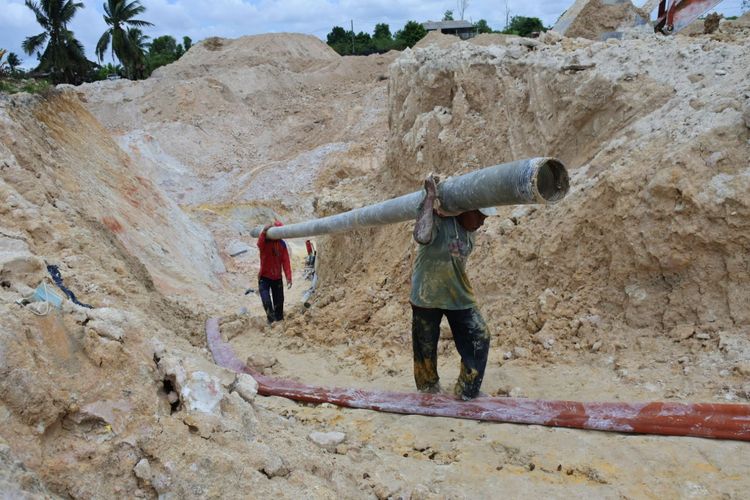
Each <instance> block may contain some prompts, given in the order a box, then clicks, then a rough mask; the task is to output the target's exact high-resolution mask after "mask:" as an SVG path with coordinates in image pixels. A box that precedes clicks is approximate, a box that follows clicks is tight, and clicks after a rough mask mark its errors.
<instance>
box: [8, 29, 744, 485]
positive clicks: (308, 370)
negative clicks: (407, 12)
mask: <svg viewBox="0 0 750 500" xmlns="http://www.w3.org/2000/svg"><path fill="white" fill-rule="evenodd" d="M735 24H736V26H734V27H733V28H732V29H731V31H730V30H729V28H730V27H731V26H733V25H729V24H725V23H724V22H722V23H721V24H720V26H719V29H718V30H717V32H716V33H714V34H711V35H696V36H693V37H684V36H680V37H673V38H660V37H658V36H656V35H647V36H643V37H641V38H638V39H630V40H622V41H619V40H610V41H607V42H595V41H591V40H586V39H583V38H576V39H573V38H564V37H556V36H545V37H542V38H540V39H539V40H538V41H536V40H535V41H534V43H529V42H528V41H524V40H520V39H517V38H513V37H503V38H501V39H498V40H497V41H495V39H494V38H493V37H491V36H487V37H484V38H483V39H482V40H477V42H481V43H447V42H453V40H446V39H445V38H443V37H442V36H432V38H431V39H426V40H425V41H424V42H425V43H423V44H421V45H420V47H417V48H415V49H413V50H410V51H405V52H404V53H403V54H399V53H389V54H385V55H382V56H370V57H343V58H342V57H339V56H338V55H336V54H335V53H334V52H332V51H331V50H330V49H329V48H328V47H326V46H325V44H323V43H322V42H320V41H319V40H316V39H314V38H311V37H307V36H303V35H295V34H279V35H262V36H257V37H245V38H242V39H238V40H222V39H210V40H207V41H205V42H203V43H201V44H198V45H196V46H194V47H193V48H191V50H190V51H189V53H188V54H187V55H186V56H185V57H183V58H182V59H180V60H179V61H178V62H177V63H175V64H173V65H170V66H167V67H165V68H163V69H162V70H160V71H159V72H158V74H157V75H155V77H154V78H150V79H148V80H145V81H142V82H125V81H117V82H105V83H100V84H91V85H85V86H82V87H76V88H61V89H58V91H57V92H54V93H52V94H50V95H48V96H46V97H31V96H15V97H12V98H11V97H7V96H0V127H1V128H2V134H0V200H2V203H1V204H0V214H2V218H1V219H0V285H1V286H0V298H2V299H3V300H2V301H0V309H1V310H0V314H1V315H2V317H3V321H2V323H0V353H1V354H2V356H0V373H1V374H2V377H1V378H0V416H2V418H3V422H4V424H5V425H4V426H3V427H2V430H0V462H2V464H6V465H7V466H4V467H2V472H0V489H2V490H3V491H8V492H11V496H21V495H24V494H25V495H29V496H32V495H40V496H45V495H47V496H53V495H56V496H61V497H74V498H113V497H123V496H128V497H142V498H158V497H163V498H205V497H222V498H235V497H239V496H248V495H249V496H253V497H267V496H276V497H283V498H299V497H315V498H342V497H345V498H372V497H377V498H399V497H401V498H463V497H468V498H482V497H489V496H496V494H497V491H499V490H502V491H503V492H504V493H505V494H506V495H507V496H509V497H521V496H529V495H533V496H535V497H571V496H576V497H578V496H580V497H596V498H623V497H626V498H641V497H651V496H661V497H669V498H672V497H692V496H699V497H701V496H702V497H726V498H742V496H743V495H744V494H745V492H746V491H747V489H748V487H750V480H748V478H747V475H746V474H745V470H746V464H747V463H748V461H749V460H750V449H748V447H747V445H746V444H744V443H739V442H731V441H716V440H705V439H691V438H687V439H680V438H666V437H654V436H625V435H618V434H604V433H598V432H584V431H576V430H566V429H550V428H541V427H537V426H516V425H507V424H480V423H476V422H468V421H456V420H453V419H446V418H428V417H418V416H399V415H388V414H380V413H375V412H368V411H355V410H343V409H339V408H336V407H332V406H330V405H318V406H310V405H304V404H298V403H294V402H291V401H288V400H285V399H282V398H264V397H260V396H255V395H254V394H253V393H252V388H251V387H250V386H248V381H246V380H240V379H239V378H237V376H236V375H235V374H234V373H232V372H230V371H228V370H225V369H222V368H219V367H217V366H216V365H215V364H214V363H213V361H212V359H211V356H210V354H209V353H208V351H207V349H206V344H205V338H204V336H203V326H204V321H205V319H206V318H207V317H209V316H221V317H222V318H223V320H222V325H221V328H222V332H223V333H224V335H225V336H226V339H227V340H228V341H230V342H231V344H232V346H233V347H234V349H235V350H236V351H237V352H239V353H242V355H243V356H246V357H249V358H251V359H252V360H253V362H254V363H255V364H256V365H260V366H261V369H262V370H263V372H264V373H267V374H273V375H277V376H283V377H287V378H291V379H297V380H300V381H304V382H306V383H310V384H320V385H337V386H346V387H362V388H371V389H389V390H402V391H410V390H412V384H413V382H412V373H411V370H412V366H411V354H410V343H411V338H410V312H409V305H408V290H409V275H410V270H411V261H412V258H413V255H414V245H415V244H414V243H413V242H412V241H411V237H410V234H411V225H410V224H409V223H403V224H398V225H394V226H389V227H381V228H375V229H368V230H361V231H356V232H353V233H349V234H342V235H338V236H333V237H326V238H318V239H316V241H315V243H316V245H317V248H318V261H319V269H318V270H319V277H320V287H319V291H318V292H317V294H316V295H315V300H314V302H313V305H312V307H311V308H309V309H304V308H303V307H302V305H301V304H300V302H301V301H300V296H301V294H302V292H303V291H304V290H305V289H306V288H307V287H308V286H309V282H306V281H305V280H304V278H302V276H301V271H302V258H303V250H302V248H303V244H302V243H303V242H301V241H292V242H291V245H292V248H293V267H294V269H295V285H294V287H293V288H292V290H291V291H290V292H289V293H288V295H287V297H288V298H287V300H288V308H287V311H288V313H287V318H286V320H285V321H284V322H283V324H275V325H274V326H273V327H269V326H267V325H265V321H264V318H263V314H262V310H261V307H260V302H259V300H258V298H257V295H252V294H250V295H244V292H245V290H246V289H247V288H248V287H253V286H254V281H255V273H256V272H257V252H256V250H255V249H254V241H253V239H252V238H250V236H249V234H248V232H249V230H250V229H251V228H252V227H253V226H254V225H256V224H260V223H264V222H267V221H269V220H270V219H272V218H275V217H279V218H282V219H283V220H284V221H285V222H292V221H298V220H303V219H306V218H309V217H313V216H321V215H328V214H331V213H338V212H340V211H343V210H347V209H350V208H355V207H359V206H363V205H365V204H368V203H372V202H375V201H379V200H382V199H385V198H388V197H392V196H396V195H400V194H403V193H407V192H411V191H413V190H414V189H416V187H417V186H419V184H420V179H421V178H422V177H423V175H424V174H425V173H427V172H429V171H435V172H438V173H440V174H441V175H443V176H447V175H456V174H459V173H463V172H467V171H470V170H474V169H476V168H479V167H483V166H487V165H492V164H495V163H499V162H504V161H510V160H513V159H518V158H525V157H531V156H544V155H549V156H555V157H558V158H560V159H561V160H562V161H563V162H565V163H566V165H567V166H568V168H569V169H570V171H571V174H572V178H571V187H572V189H571V193H570V195H569V196H568V198H566V200H564V202H562V203H559V204H557V205H554V206H549V207H543V206H526V207H506V208H503V209H502V210H501V213H500V216H498V217H495V218H493V219H491V220H489V221H488V223H487V224H486V226H485V227H484V228H482V229H481V230H480V232H479V234H478V235H477V247H476V250H475V253H474V254H473V255H472V257H471V260H470V262H469V269H470V273H471V274H470V277H471V279H472V282H473V284H474V288H475V290H476V292H477V295H478V297H479V301H480V307H481V308H482V311H483V313H484V315H485V317H486V318H487V320H488V324H489V326H490V328H491V331H492V341H491V345H492V347H491V354H490V361H489V364H488V370H487V375H486V377H485V384H484V390H485V391H486V392H488V393H490V394H492V395H493V396H504V395H512V396H514V397H530V398H545V399H573V400H586V401H605V400H608V401H617V400H619V401H641V402H642V401H653V400H666V401H683V402H697V401H702V402H733V403H745V404H746V403H747V402H748V401H750V385H748V382H747V377H748V374H750V366H748V362H747V360H748V359H750V340H749V339H748V331H750V315H748V309H747V304H748V302H750V296H748V291H747V287H746V286H745V285H746V283H747V282H748V279H750V263H749V262H748V254H747V251H746V249H747V247H748V245H749V244H750V225H748V224H747V222H746V221H747V220H750V218H749V217H750V203H749V201H748V200H750V173H749V172H748V168H747V158H748V155H749V153H750V149H749V147H748V140H749V139H750V118H748V117H749V116H750V94H748V93H747V89H746V82H747V79H748V76H749V75H748V69H747V68H750V59H749V57H750V56H749V55H748V54H750V50H748V49H750V38H748V33H747V30H746V28H745V27H744V25H743V24H742V23H735ZM479 38H482V37H479ZM427 42H430V43H427ZM433 42H434V43H433ZM217 53H218V54H221V55H222V57H216V54H217ZM664 60H669V61H675V64H674V67H673V68H672V69H671V70H670V71H665V69H664V65H663V61H664ZM238 245H246V248H247V252H245V253H242V254H240V255H238V256H237V257H231V256H230V254H231V253H234V251H235V250H236V249H237V248H238ZM45 262H47V263H50V264H57V265H59V266H60V270H61V272H62V274H63V276H64V277H65V283H66V285H67V286H69V287H70V288H71V289H72V290H74V291H75V292H76V294H77V295H78V297H79V298H80V299H81V300H82V301H84V302H87V303H90V304H92V305H93V306H94V309H84V308H80V307H78V306H75V305H72V304H71V303H69V302H66V304H65V305H64V306H63V308H62V310H59V311H57V310H55V311H52V312H51V313H50V314H47V315H44V316H38V315H37V314H35V313H34V311H32V310H31V306H19V305H17V304H15V303H14V301H15V300H17V299H18V298H19V297H20V296H22V295H25V294H28V293H29V291H30V290H31V289H32V288H33V287H36V286H37V284H38V283H39V282H41V281H43V280H45V279H48V278H46V272H45V270H44V263H45ZM439 350H440V372H441V376H442V378H443V379H444V380H445V381H446V384H448V383H449V382H450V381H452V380H453V379H454V378H455V376H456V374H457V372H458V356H457V355H456V353H455V349H454V347H453V345H452V339H450V336H449V330H448V329H447V326H444V330H443V335H442V339H441V341H440V344H439ZM331 432H341V433H343V434H344V437H343V440H338V439H337V440H336V441H335V442H334V444H330V443H328V442H324V441H321V439H322V438H321V437H320V436H321V434H320V433H322V434H323V435H324V436H325V435H328V434H327V433H331ZM337 436H338V435H337Z"/></svg>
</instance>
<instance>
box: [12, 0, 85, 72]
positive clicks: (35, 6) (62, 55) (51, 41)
mask: <svg viewBox="0 0 750 500" xmlns="http://www.w3.org/2000/svg"><path fill="white" fill-rule="evenodd" d="M25 3H26V7H28V8H29V9H31V10H32V11H33V12H34V15H35V16H36V21H37V22H38V23H39V24H40V25H41V27H42V28H44V31H43V32H41V33H39V34H38V35H34V36H30V37H28V38H26V40H24V41H23V44H22V45H21V46H22V47H23V50H24V52H26V53H27V54H28V55H32V54H33V53H34V52H36V53H37V55H38V57H39V66H37V68H36V71H39V72H45V73H46V72H48V73H49V74H50V76H51V78H52V81H53V82H55V83H63V82H64V83H80V82H81V81H82V80H83V78H84V76H85V74H86V72H87V71H88V70H89V61H88V60H87V59H86V56H85V55H84V52H83V45H81V42H79V41H78V40H76V38H75V35H74V34H73V32H72V31H70V30H69V29H68V28H67V26H68V23H69V22H70V20H71V19H73V16H74V15H75V13H76V11H77V10H78V9H81V8H83V3H80V2H73V1H72V0H40V1H39V3H37V2H34V1H33V0H26V2H25ZM45 43H46V44H47V46H46V47H45V49H44V52H41V53H40V52H38V51H39V50H40V49H41V48H42V46H43V45H44V44H45Z"/></svg>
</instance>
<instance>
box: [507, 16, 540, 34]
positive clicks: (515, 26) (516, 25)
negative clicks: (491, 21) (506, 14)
mask: <svg viewBox="0 0 750 500" xmlns="http://www.w3.org/2000/svg"><path fill="white" fill-rule="evenodd" d="M543 31H546V30H545V28H544V24H542V20H541V19H539V18H538V17H525V16H513V17H512V18H511V19H510V23H509V24H508V26H506V27H505V29H504V30H503V31H502V32H503V33H504V34H506V35H518V36H529V35H531V34H532V33H541V32H543Z"/></svg>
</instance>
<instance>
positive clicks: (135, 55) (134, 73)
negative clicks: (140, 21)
mask: <svg viewBox="0 0 750 500" xmlns="http://www.w3.org/2000/svg"><path fill="white" fill-rule="evenodd" d="M127 35H128V45H129V46H130V51H131V53H130V66H129V68H128V73H129V74H130V77H131V78H132V79H139V78H145V77H146V51H147V50H148V45H149V44H148V41H147V40H148V39H149V38H150V37H149V36H148V35H144V34H143V32H142V31H141V30H139V29H138V28H128V33H127Z"/></svg>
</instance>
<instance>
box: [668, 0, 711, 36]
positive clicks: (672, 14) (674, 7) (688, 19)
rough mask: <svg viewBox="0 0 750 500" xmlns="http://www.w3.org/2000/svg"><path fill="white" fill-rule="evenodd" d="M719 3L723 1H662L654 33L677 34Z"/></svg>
mask: <svg viewBox="0 0 750 500" xmlns="http://www.w3.org/2000/svg"><path fill="white" fill-rule="evenodd" d="M719 3H721V0H661V2H660V3H659V11H658V14H657V17H656V24H655V25H654V31H656V32H660V33H663V34H665V35H670V34H672V33H677V32H678V31H680V30H681V29H683V28H685V27H686V26H687V25H689V24H690V23H692V22H693V21H695V20H696V19H698V18H699V17H700V16H702V15H703V14H704V13H706V12H708V11H709V10H710V9H712V8H714V7H716V6H717V5H718V4H719Z"/></svg>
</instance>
